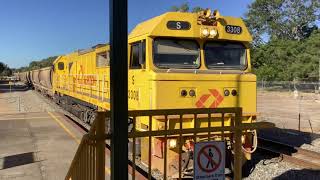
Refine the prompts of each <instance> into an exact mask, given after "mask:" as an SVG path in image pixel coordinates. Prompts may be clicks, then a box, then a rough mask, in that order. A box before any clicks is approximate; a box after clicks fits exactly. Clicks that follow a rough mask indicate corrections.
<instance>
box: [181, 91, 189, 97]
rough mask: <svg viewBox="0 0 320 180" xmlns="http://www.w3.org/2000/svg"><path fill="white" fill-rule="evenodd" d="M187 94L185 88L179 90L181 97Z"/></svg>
mask: <svg viewBox="0 0 320 180" xmlns="http://www.w3.org/2000/svg"><path fill="white" fill-rule="evenodd" d="M187 95H188V92H187V91H186V90H184V89H183V90H181V92H180V96H182V97H186V96H187Z"/></svg>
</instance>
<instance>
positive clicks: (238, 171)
mask: <svg viewBox="0 0 320 180" xmlns="http://www.w3.org/2000/svg"><path fill="white" fill-rule="evenodd" d="M241 116H242V108H238V109H237V111H236V113H235V124H234V126H235V127H236V129H235V133H234V138H235V147H234V179H235V180H241V179H242V151H241V146H242V143H241V135H242V130H241V129H240V126H241V125H242V122H241V121H242V119H241Z"/></svg>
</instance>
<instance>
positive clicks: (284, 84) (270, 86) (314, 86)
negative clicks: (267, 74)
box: [257, 81, 320, 93]
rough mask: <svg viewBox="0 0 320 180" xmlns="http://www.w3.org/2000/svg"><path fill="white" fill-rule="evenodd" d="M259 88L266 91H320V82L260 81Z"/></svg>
mask: <svg viewBox="0 0 320 180" xmlns="http://www.w3.org/2000/svg"><path fill="white" fill-rule="evenodd" d="M257 88H258V89H259V90H264V91H281V92H283V91H289V92H290V91H300V92H306V93H319V88H320V82H303V81H259V82H257Z"/></svg>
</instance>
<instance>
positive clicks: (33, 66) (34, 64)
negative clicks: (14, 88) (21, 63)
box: [16, 56, 57, 72]
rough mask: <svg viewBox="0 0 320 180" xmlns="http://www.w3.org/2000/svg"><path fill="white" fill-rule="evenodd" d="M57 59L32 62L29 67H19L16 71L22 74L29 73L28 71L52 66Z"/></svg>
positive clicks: (53, 57)
mask: <svg viewBox="0 0 320 180" xmlns="http://www.w3.org/2000/svg"><path fill="white" fill-rule="evenodd" d="M55 59H57V56H51V57H48V58H45V59H42V60H40V61H32V62H31V63H30V64H29V66H27V67H21V68H19V69H17V70H16V71H17V72H24V71H30V70H35V69H40V68H44V67H49V66H52V63H53V61H54V60H55Z"/></svg>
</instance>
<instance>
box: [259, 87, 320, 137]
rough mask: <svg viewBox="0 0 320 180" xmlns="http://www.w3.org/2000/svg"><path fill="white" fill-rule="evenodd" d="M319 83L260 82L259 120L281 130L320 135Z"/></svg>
mask: <svg viewBox="0 0 320 180" xmlns="http://www.w3.org/2000/svg"><path fill="white" fill-rule="evenodd" d="M319 109H320V91H319V82H295V81H272V82H270V81H260V82H258V83H257V111H258V112H259V116H258V117H259V120H261V121H269V122H273V123H275V124H276V126H277V127H279V128H282V129H293V130H300V131H306V132H320V111H319Z"/></svg>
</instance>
